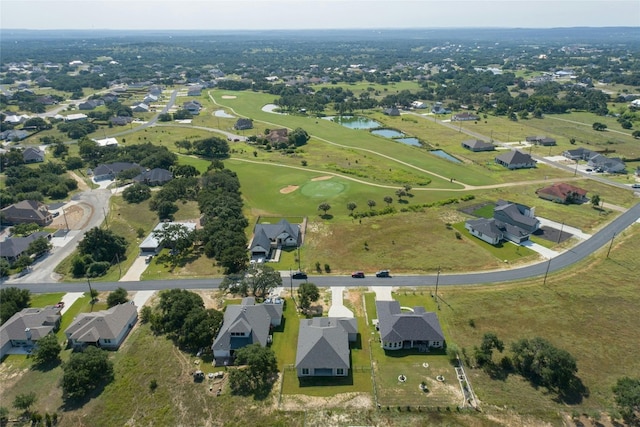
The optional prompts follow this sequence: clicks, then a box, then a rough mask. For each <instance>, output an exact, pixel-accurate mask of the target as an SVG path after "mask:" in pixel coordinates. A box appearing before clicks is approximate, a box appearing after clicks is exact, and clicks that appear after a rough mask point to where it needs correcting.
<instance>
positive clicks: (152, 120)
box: [109, 90, 178, 137]
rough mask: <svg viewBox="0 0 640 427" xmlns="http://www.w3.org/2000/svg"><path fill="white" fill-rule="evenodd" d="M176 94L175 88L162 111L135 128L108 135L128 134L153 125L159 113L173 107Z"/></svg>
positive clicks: (163, 112)
mask: <svg viewBox="0 0 640 427" xmlns="http://www.w3.org/2000/svg"><path fill="white" fill-rule="evenodd" d="M177 96H178V91H177V90H174V91H173V92H171V97H170V98H169V102H167V105H165V106H164V108H163V109H162V111H160V112H159V113H158V114H156V115H155V116H153V118H152V119H150V120H149V121H148V122H146V123H143V124H141V125H140V126H137V127H135V128H132V129H128V130H123V131H122V132H117V133H113V134H110V135H109V137H116V136H124V135H129V134H131V133H135V132H139V131H141V130H142V129H145V128H148V127H151V126H154V125H155V124H156V122H157V121H158V117H160V114H165V113H166V112H168V111H169V109H170V108H171V107H173V104H175V102H176V97H177Z"/></svg>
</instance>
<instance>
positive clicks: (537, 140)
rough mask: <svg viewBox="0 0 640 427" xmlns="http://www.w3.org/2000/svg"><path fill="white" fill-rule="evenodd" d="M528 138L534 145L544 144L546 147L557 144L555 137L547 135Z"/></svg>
mask: <svg viewBox="0 0 640 427" xmlns="http://www.w3.org/2000/svg"><path fill="white" fill-rule="evenodd" d="M526 140H527V142H528V143H530V144H534V145H543V146H545V147H550V146H552V145H556V140H555V139H553V138H549V137H546V136H528V137H526Z"/></svg>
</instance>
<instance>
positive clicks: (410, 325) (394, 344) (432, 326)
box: [376, 301, 445, 351]
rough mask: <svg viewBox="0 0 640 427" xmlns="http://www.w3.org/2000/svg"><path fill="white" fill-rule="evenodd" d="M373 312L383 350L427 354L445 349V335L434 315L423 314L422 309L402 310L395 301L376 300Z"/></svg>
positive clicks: (431, 313)
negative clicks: (436, 349)
mask: <svg viewBox="0 0 640 427" xmlns="http://www.w3.org/2000/svg"><path fill="white" fill-rule="evenodd" d="M376 310H377V312H378V330H379V331H380V341H381V345H382V348H383V349H385V350H391V351H395V350H401V349H411V348H417V349H419V350H420V351H428V350H429V348H443V347H444V345H445V339H444V334H443V333H442V328H441V327H440V322H439V321H438V316H437V315H436V313H433V312H426V311H425V309H424V307H414V308H413V311H412V312H407V311H402V309H401V308H400V303H399V302H398V301H376Z"/></svg>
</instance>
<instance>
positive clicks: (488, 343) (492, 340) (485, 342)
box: [475, 332, 504, 366]
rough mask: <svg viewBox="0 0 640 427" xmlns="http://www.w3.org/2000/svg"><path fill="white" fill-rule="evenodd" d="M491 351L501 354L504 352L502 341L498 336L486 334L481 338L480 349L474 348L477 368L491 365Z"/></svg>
mask: <svg viewBox="0 0 640 427" xmlns="http://www.w3.org/2000/svg"><path fill="white" fill-rule="evenodd" d="M493 349H496V350H498V351H499V352H500V353H502V351H503V350H504V343H503V342H502V340H500V339H498V336H497V335H496V334H495V333H493V332H487V333H485V334H484V336H483V337H482V343H481V344H480V348H478V347H475V357H476V363H477V364H478V365H479V366H482V365H486V364H489V365H490V364H492V363H493V361H492V357H493Z"/></svg>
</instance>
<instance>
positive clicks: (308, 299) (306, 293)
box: [298, 282, 320, 312]
mask: <svg viewBox="0 0 640 427" xmlns="http://www.w3.org/2000/svg"><path fill="white" fill-rule="evenodd" d="M318 298H320V291H319V290H318V287H317V286H316V285H315V284H313V283H311V282H304V283H302V284H300V286H298V307H299V308H300V310H302V311H303V312H304V311H305V310H308V309H309V307H311V303H313V302H316V301H318Z"/></svg>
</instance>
